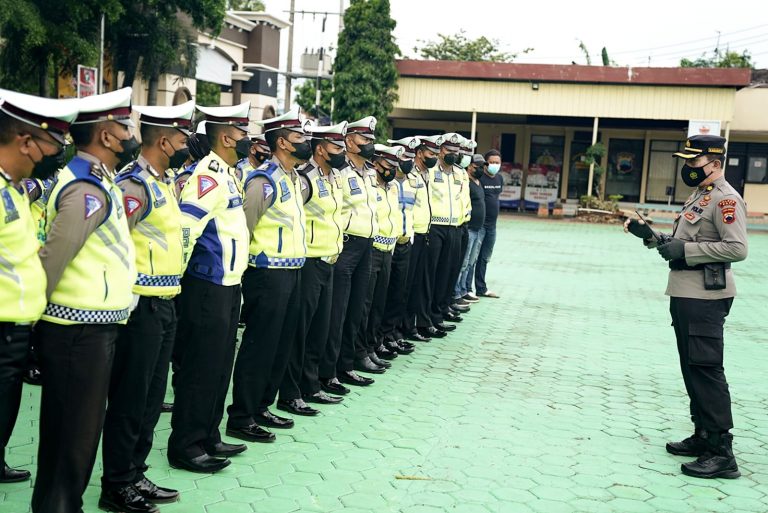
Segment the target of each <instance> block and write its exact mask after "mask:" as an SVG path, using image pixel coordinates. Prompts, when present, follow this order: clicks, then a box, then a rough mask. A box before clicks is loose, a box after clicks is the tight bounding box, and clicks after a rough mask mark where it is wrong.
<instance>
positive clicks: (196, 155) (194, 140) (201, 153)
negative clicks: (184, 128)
mask: <svg viewBox="0 0 768 513" xmlns="http://www.w3.org/2000/svg"><path fill="white" fill-rule="evenodd" d="M187 146H188V147H189V154H190V155H192V158H193V159H195V160H200V159H202V158H203V157H205V156H206V155H208V154H209V153H210V152H211V147H210V145H209V144H208V136H207V135H205V134H192V135H190V136H189V139H188V140H187Z"/></svg>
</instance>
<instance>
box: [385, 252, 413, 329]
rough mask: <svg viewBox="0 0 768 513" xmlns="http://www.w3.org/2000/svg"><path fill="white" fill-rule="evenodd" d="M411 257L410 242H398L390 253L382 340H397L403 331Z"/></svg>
mask: <svg viewBox="0 0 768 513" xmlns="http://www.w3.org/2000/svg"><path fill="white" fill-rule="evenodd" d="M410 259H411V243H410V242H407V243H405V244H398V245H397V246H395V252H394V253H393V254H392V266H391V270H390V273H389V286H388V287H387V298H386V301H385V302H384V310H383V312H384V313H383V316H382V320H381V330H380V331H381V337H382V341H384V340H390V341H394V340H399V339H401V338H403V336H404V333H403V332H402V331H401V329H400V325H401V323H402V321H403V318H404V317H405V315H406V306H407V303H406V301H407V299H406V298H407V291H406V282H407V280H408V270H409V263H410Z"/></svg>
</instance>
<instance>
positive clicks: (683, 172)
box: [680, 162, 709, 187]
mask: <svg viewBox="0 0 768 513" xmlns="http://www.w3.org/2000/svg"><path fill="white" fill-rule="evenodd" d="M707 164H709V162H707V163H706V164H704V165H703V166H701V167H691V166H689V165H688V164H683V167H682V168H681V169H680V178H682V179H683V183H684V184H685V185H687V186H688V187H696V186H698V185H699V184H700V183H701V182H703V181H704V180H706V179H707V173H705V172H704V168H705V167H706V166H707Z"/></svg>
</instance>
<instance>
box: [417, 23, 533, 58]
mask: <svg viewBox="0 0 768 513" xmlns="http://www.w3.org/2000/svg"><path fill="white" fill-rule="evenodd" d="M437 36H438V37H439V38H440V40H439V41H427V42H426V44H424V46H422V47H421V48H419V47H415V48H414V49H413V51H414V52H417V53H418V54H419V55H420V56H421V57H423V58H424V59H434V60H437V61H490V62H512V61H513V60H515V59H516V58H517V56H518V55H519V53H509V52H502V51H500V50H499V41H498V40H497V39H488V38H487V37H485V36H480V37H478V38H477V39H469V38H468V37H467V35H466V32H465V31H464V30H460V31H459V32H458V33H457V34H453V35H445V34H438V35H437ZM420 42H422V43H423V42H424V41H421V40H420ZM531 51H533V48H526V49H525V50H523V51H522V52H521V53H524V54H525V53H528V52H531Z"/></svg>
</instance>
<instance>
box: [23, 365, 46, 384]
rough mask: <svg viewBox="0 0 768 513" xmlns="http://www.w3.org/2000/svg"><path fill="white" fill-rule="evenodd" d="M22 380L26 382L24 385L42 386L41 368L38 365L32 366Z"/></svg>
mask: <svg viewBox="0 0 768 513" xmlns="http://www.w3.org/2000/svg"><path fill="white" fill-rule="evenodd" d="M22 379H23V380H24V383H27V384H28V385H37V386H39V385H42V384H43V382H42V381H41V379H40V367H38V366H37V365H30V366H29V368H28V369H27V371H26V372H25V373H24V376H23V377H22Z"/></svg>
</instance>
